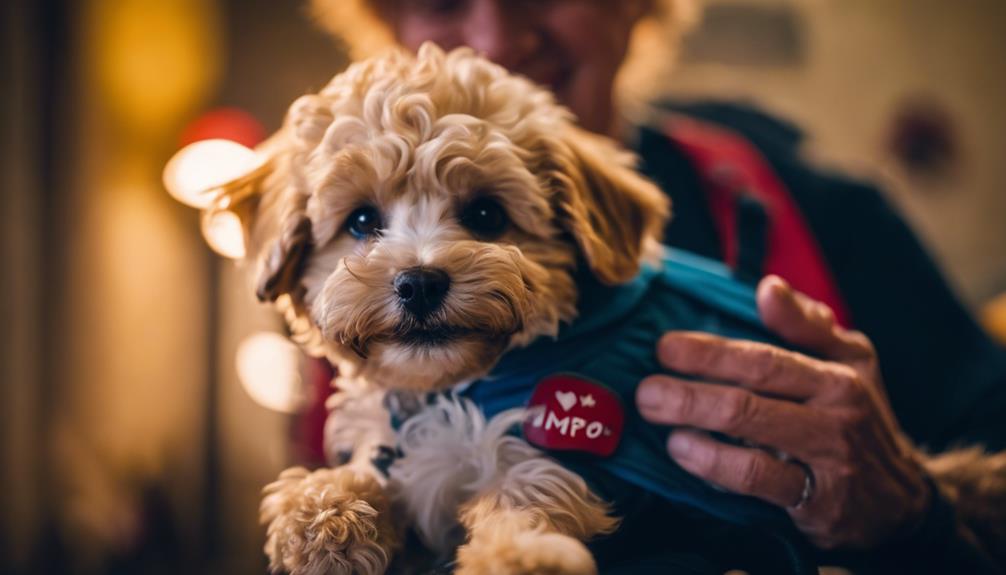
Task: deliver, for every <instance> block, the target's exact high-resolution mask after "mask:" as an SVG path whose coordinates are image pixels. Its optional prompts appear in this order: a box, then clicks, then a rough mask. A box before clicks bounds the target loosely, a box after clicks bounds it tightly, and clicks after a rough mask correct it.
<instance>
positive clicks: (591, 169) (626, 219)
mask: <svg viewBox="0 0 1006 575" xmlns="http://www.w3.org/2000/svg"><path fill="white" fill-rule="evenodd" d="M562 140H563V142H562V145H563V147H565V148H566V149H567V153H566V154H563V153H561V152H560V153H559V154H558V157H557V158H553V161H555V160H558V161H559V162H560V163H561V165H559V166H558V173H557V174H556V177H555V179H556V180H558V185H559V190H558V198H557V199H558V201H557V206H556V208H557V212H558V219H559V224H560V225H561V226H562V227H563V228H564V229H565V230H566V231H567V232H569V233H570V234H571V235H572V236H573V239H574V240H575V241H576V243H577V245H578V246H579V248H580V250H581V251H582V253H583V256H584V259H585V260H586V262H587V265H589V266H590V270H591V271H592V272H593V273H594V275H595V276H596V277H597V278H598V279H599V280H600V281H601V282H603V283H605V284H609V285H614V284H619V283H625V282H627V281H629V280H631V279H632V278H633V277H635V276H636V274H637V273H638V272H639V264H640V261H641V259H642V258H643V257H644V256H645V255H648V253H647V252H648V251H650V250H655V249H657V248H658V245H659V242H660V238H661V235H662V232H663V228H664V224H665V222H666V221H667V218H668V217H669V215H670V200H669V199H668V197H667V196H666V195H665V194H664V193H663V192H661V191H660V189H659V188H657V186H656V185H654V184H653V183H652V182H650V181H649V180H647V179H646V178H644V177H642V176H640V175H639V174H638V173H637V172H636V171H635V169H634V165H635V157H634V156H633V155H632V154H631V153H629V152H627V151H625V150H623V149H621V148H619V147H618V146H617V145H616V144H615V143H614V142H612V141H611V140H609V139H607V138H604V137H602V136H597V135H595V134H592V133H590V132H587V131H586V130H583V129H582V128H579V127H575V126H569V128H568V131H566V132H564V134H563V138H562ZM562 156H566V158H565V159H564V160H563V159H562Z"/></svg>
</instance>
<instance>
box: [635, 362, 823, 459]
mask: <svg viewBox="0 0 1006 575" xmlns="http://www.w3.org/2000/svg"><path fill="white" fill-rule="evenodd" d="M636 404H637V406H638V408H639V412H640V414H641V415H642V416H643V418H644V419H646V420H648V421H650V422H652V423H657V424H662V425H677V426H686V427H695V428H699V429H704V430H708V431H718V432H721V433H725V434H727V435H730V436H733V437H737V438H740V439H744V440H746V441H748V442H751V443H754V444H757V445H764V446H767V447H771V448H774V449H776V450H779V451H782V452H785V453H788V454H790V455H793V456H795V457H798V458H800V459H812V458H815V457H817V456H820V455H826V454H828V453H829V452H830V451H831V450H832V449H833V445H832V443H833V442H832V433H831V432H832V431H833V430H832V426H830V425H829V420H827V419H825V418H822V415H821V414H820V413H818V412H817V411H816V410H815V409H814V408H811V407H807V406H804V405H800V404H797V403H793V402H790V401H785V400H779V399H771V398H767V397H763V396H759V395H756V394H754V393H751V392H750V391H747V390H745V389H741V388H738V387H732V386H727V385H716V384H710V383H697V382H692V381H685V380H682V379H678V378H675V377H670V376H664V375H654V376H650V377H648V378H646V379H644V380H643V381H642V383H640V385H639V388H638V389H637V392H636Z"/></svg>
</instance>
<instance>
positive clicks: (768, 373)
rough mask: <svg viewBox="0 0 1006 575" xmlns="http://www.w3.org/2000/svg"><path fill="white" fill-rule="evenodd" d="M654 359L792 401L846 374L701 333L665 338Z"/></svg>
mask: <svg viewBox="0 0 1006 575" xmlns="http://www.w3.org/2000/svg"><path fill="white" fill-rule="evenodd" d="M657 359H658V360H659V361H660V363H661V364H662V365H663V366H664V367H665V368H667V369H669V370H672V371H676V372H679V373H684V374H688V375H694V376H698V377H701V378H703V379H708V380H714V381H719V382H722V383H729V384H734V385H740V386H742V387H745V388H747V389H750V390H752V391H756V392H758V393H761V394H768V395H775V396H779V397H786V398H790V399H794V400H806V399H809V398H811V397H814V395H816V394H818V393H820V391H821V386H822V385H828V384H829V383H831V382H832V381H834V380H838V379H840V378H842V377H844V376H846V375H847V374H845V373H842V369H843V368H842V367H841V366H839V365H837V364H832V363H828V362H823V361H819V360H816V359H813V358H810V357H807V356H805V355H802V354H800V353H797V352H793V351H788V350H785V349H782V348H779V347H776V346H773V345H770V344H767V343H760V342H754V341H746V340H733V339H728V338H724V337H721V336H717V335H712V334H707V333H700V332H687V331H679V332H669V333H667V334H665V335H664V336H663V337H662V338H660V341H659V342H658V344H657Z"/></svg>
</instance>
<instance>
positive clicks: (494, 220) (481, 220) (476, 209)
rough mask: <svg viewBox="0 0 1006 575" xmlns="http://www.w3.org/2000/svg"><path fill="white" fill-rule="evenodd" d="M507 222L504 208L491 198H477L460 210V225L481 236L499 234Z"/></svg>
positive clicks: (504, 229)
mask: <svg viewBox="0 0 1006 575" xmlns="http://www.w3.org/2000/svg"><path fill="white" fill-rule="evenodd" d="M509 223H510V220H509V219H507V215H506V210H504V209H503V206H501V205H499V202H497V201H496V200H494V199H492V198H479V199H477V200H475V201H474V202H472V203H470V204H468V206H467V207H466V208H465V209H464V210H463V211H462V212H461V225H463V226H464V227H466V228H468V229H469V230H471V231H472V232H473V233H474V234H475V235H478V236H481V237H483V238H494V237H497V236H499V235H500V234H502V233H503V232H504V231H506V228H507V225H508V224H509Z"/></svg>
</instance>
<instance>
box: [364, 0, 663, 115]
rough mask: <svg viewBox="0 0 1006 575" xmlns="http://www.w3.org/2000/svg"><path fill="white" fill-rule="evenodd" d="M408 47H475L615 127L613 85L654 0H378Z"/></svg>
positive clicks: (578, 111) (575, 108)
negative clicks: (427, 43) (634, 30)
mask: <svg viewBox="0 0 1006 575" xmlns="http://www.w3.org/2000/svg"><path fill="white" fill-rule="evenodd" d="M377 1H378V8H379V11H380V13H381V14H382V17H384V18H385V19H386V20H387V22H388V24H389V25H390V26H391V28H392V30H393V32H394V34H395V36H396V38H397V40H398V41H399V43H401V44H402V45H403V46H405V47H407V48H409V49H411V50H417V49H418V48H419V46H420V45H421V44H422V43H423V42H425V41H427V40H430V41H433V42H435V43H437V44H439V45H440V46H441V47H442V48H444V49H447V50H449V49H452V48H456V47H458V46H470V47H472V48H474V49H475V50H476V51H478V52H480V53H482V54H484V55H485V56H487V57H488V58H489V59H491V60H493V61H494V62H496V63H497V64H500V65H501V66H504V67H505V68H507V69H509V70H510V71H512V72H516V73H518V74H523V75H525V76H527V77H529V78H531V79H532V80H534V81H535V82H538V83H540V84H543V85H545V86H548V87H550V88H551V89H552V91H554V92H555V94H556V95H557V96H558V98H559V100H560V102H562V103H563V104H565V105H566V106H568V107H569V108H570V109H572V110H573V112H574V113H575V114H576V115H577V116H578V117H579V119H580V123H581V124H582V125H583V126H584V127H585V128H587V129H589V130H593V131H595V132H600V133H609V132H611V130H612V129H613V120H614V112H613V104H612V87H613V84H614V79H615V74H616V73H617V72H618V68H619V66H620V65H621V63H622V60H623V58H624V57H625V52H626V49H627V46H628V41H629V35H630V33H631V31H632V27H633V25H634V24H635V23H636V21H637V20H638V19H639V18H640V17H641V15H642V14H643V13H644V11H645V8H646V5H647V0H377Z"/></svg>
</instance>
